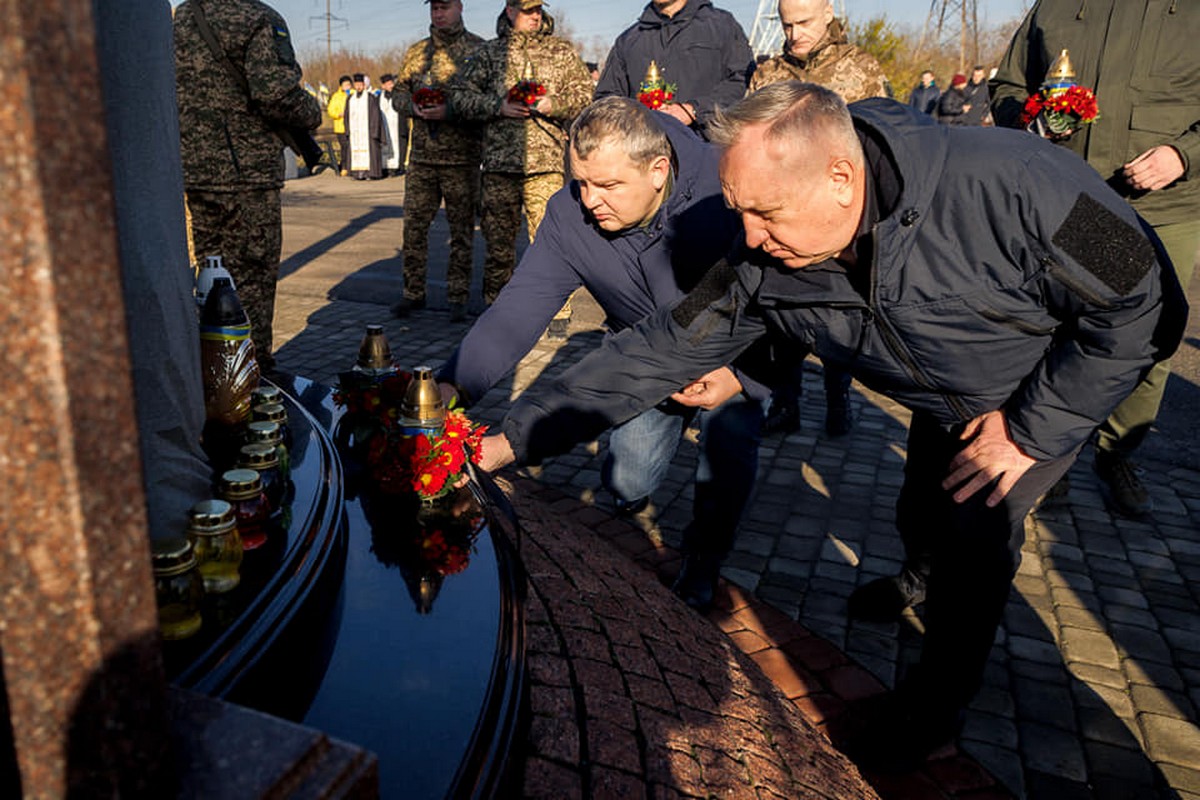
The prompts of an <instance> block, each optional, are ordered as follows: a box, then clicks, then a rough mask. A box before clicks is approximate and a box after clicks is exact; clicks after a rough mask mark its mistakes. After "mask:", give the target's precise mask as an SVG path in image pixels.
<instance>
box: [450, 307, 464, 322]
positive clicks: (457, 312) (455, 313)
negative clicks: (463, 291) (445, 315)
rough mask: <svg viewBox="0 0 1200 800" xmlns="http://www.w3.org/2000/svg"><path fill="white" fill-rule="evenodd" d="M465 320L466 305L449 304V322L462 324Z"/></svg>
mask: <svg viewBox="0 0 1200 800" xmlns="http://www.w3.org/2000/svg"><path fill="white" fill-rule="evenodd" d="M466 318H467V304H466V303H451V304H450V321H451V322H462V321H463V320H464V319H466Z"/></svg>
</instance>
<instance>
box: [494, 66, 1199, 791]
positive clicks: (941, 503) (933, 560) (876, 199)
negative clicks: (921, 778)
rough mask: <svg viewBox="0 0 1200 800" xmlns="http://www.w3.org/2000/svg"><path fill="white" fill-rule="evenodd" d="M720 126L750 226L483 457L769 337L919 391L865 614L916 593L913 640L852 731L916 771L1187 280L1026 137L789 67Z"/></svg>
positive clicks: (1097, 193) (888, 389)
mask: <svg viewBox="0 0 1200 800" xmlns="http://www.w3.org/2000/svg"><path fill="white" fill-rule="evenodd" d="M712 133H713V138H714V141H715V142H716V143H717V144H718V146H720V147H721V148H723V152H722V156H721V162H720V179H721V185H722V187H723V190H724V195H725V201H726V203H727V204H728V205H729V207H730V208H732V209H733V210H734V211H736V212H738V214H740V216H741V218H742V223H743V227H744V229H745V247H744V248H742V249H741V250H740V251H735V252H734V253H732V254H730V255H729V257H728V258H727V259H726V260H725V262H723V263H718V264H717V265H716V266H714V267H713V269H711V270H710V271H709V272H708V274H707V276H706V280H705V281H704V282H702V283H701V285H700V286H698V287H697V288H696V289H695V290H693V291H692V292H691V294H689V295H688V296H687V297H686V298H685V299H684V300H683V301H682V302H680V303H679V304H677V305H676V306H675V307H674V308H671V309H667V310H664V311H662V312H660V313H657V314H655V315H653V316H651V317H647V318H646V319H645V320H643V321H642V322H640V323H639V324H638V325H637V326H635V327H634V328H632V329H630V330H627V331H624V332H622V333H621V334H618V335H616V336H614V337H612V338H611V339H610V340H609V341H608V342H606V343H605V344H604V346H603V347H601V348H600V349H599V350H596V351H593V352H592V353H591V354H590V355H589V356H588V357H586V358H584V359H583V360H582V361H580V362H579V363H578V364H576V365H575V366H574V367H572V368H571V370H569V371H568V372H567V373H566V374H565V375H563V376H562V377H561V378H559V379H558V380H557V381H556V382H555V383H554V385H553V386H552V387H547V390H545V391H542V392H527V393H526V394H525V395H523V396H522V397H521V399H520V400H519V401H518V402H517V403H516V404H515V405H514V406H513V408H512V410H511V411H510V412H509V414H508V416H507V417H506V418H505V420H504V422H503V423H502V425H501V427H500V430H501V431H502V433H501V434H499V435H496V436H491V437H488V438H486V439H485V440H484V443H483V452H482V461H483V466H484V468H485V469H492V468H495V467H497V466H499V465H502V464H504V463H507V462H509V461H511V460H514V459H518V460H522V461H525V462H527V463H532V462H536V461H537V460H538V459H539V458H541V457H543V456H545V455H547V454H549V453H553V452H558V451H561V450H564V449H566V448H568V447H569V446H570V445H571V443H572V442H580V441H589V440H590V439H591V438H593V437H594V436H595V435H596V433H597V432H598V429H600V428H603V427H604V426H605V425H607V424H614V423H619V422H620V421H622V420H623V419H625V418H627V417H628V416H630V415H633V414H637V413H639V411H640V410H641V409H643V408H646V407H649V406H651V405H653V404H654V403H657V402H658V401H659V400H661V399H662V398H663V397H665V396H668V395H672V394H674V395H675V396H679V387H680V386H685V385H687V384H688V383H689V382H690V381H696V380H697V379H698V378H700V377H701V376H703V375H705V373H707V372H708V371H709V370H711V369H713V368H714V367H716V366H718V365H721V364H725V363H728V362H729V360H730V359H731V358H734V357H735V356H736V355H737V354H738V353H740V352H742V351H743V350H744V348H747V347H749V346H750V345H752V344H754V343H755V342H757V341H759V340H760V339H762V338H763V337H766V336H773V337H777V338H776V341H778V342H781V346H787V344H788V343H794V345H795V346H796V347H802V348H806V349H811V350H813V351H814V352H815V353H816V354H817V355H818V356H820V357H821V359H822V360H823V361H824V362H825V363H834V364H838V365H839V366H842V367H844V368H846V369H848V370H849V371H850V372H851V373H852V374H853V375H854V377H855V378H857V379H858V380H859V381H861V382H862V383H863V384H865V385H867V386H868V387H870V388H872V389H875V390H876V391H879V392H881V393H883V394H884V395H886V396H888V397H890V398H892V399H893V400H896V401H897V402H900V403H902V404H903V405H905V406H907V407H908V408H910V409H911V410H912V412H913V417H912V423H911V425H910V427H909V436H908V443H907V463H906V465H905V471H904V484H903V486H902V487H901V490H900V496H899V500H898V503H897V508H896V527H897V529H898V531H899V533H900V537H901V539H902V541H903V543H904V552H905V561H904V565H903V568H902V570H901V571H900V573H899V574H897V575H895V576H892V577H887V578H879V579H877V580H873V581H869V582H866V583H864V584H862V585H861V586H860V587H859V588H858V589H857V590H855V592H854V593H853V594H852V595H851V597H850V607H849V611H850V614H851V615H852V616H854V617H857V618H860V619H869V620H875V621H885V620H886V621H893V622H894V621H895V620H897V619H899V618H900V616H901V614H902V613H903V612H904V611H905V610H906V609H907V608H908V607H910V606H913V605H916V604H918V603H922V602H923V603H924V606H925V613H924V623H925V635H924V640H923V642H922V648H921V658H920V662H919V664H918V665H917V666H916V667H915V668H914V669H913V670H910V671H909V673H908V674H907V675H906V676H905V677H904V679H903V680H902V681H901V683H900V685H899V686H897V688H896V689H895V690H894V691H893V692H891V693H889V694H888V695H886V696H885V697H883V698H882V699H880V700H879V701H878V702H877V703H872V704H871V705H870V706H869V707H868V708H867V709H864V712H865V715H866V717H867V721H868V722H869V723H870V724H868V725H866V726H864V727H863V728H862V729H861V730H859V731H857V732H855V733H853V734H852V736H851V737H850V741H849V744H848V750H849V751H850V752H851V755H852V757H854V758H856V759H857V760H858V761H859V763H860V764H863V765H865V766H868V767H870V768H876V769H878V768H894V769H906V768H912V767H915V766H917V765H918V764H919V763H921V762H922V761H923V760H924V759H925V757H926V756H927V755H928V754H929V753H930V752H932V751H933V750H935V749H937V748H938V747H940V746H942V745H943V744H945V743H947V742H949V741H950V740H952V739H953V738H954V737H955V736H956V735H957V731H958V728H959V726H960V725H961V719H962V716H961V715H962V711H963V709H964V708H965V707H966V705H967V704H968V703H969V702H970V700H971V698H972V697H973V696H974V694H975V693H976V692H977V691H978V689H979V686H980V684H981V682H982V678H983V672H984V667H985V666H986V664H987V660H988V654H989V652H990V651H991V648H992V643H993V641H994V638H995V633H996V629H997V626H998V625H999V623H1000V620H1001V617H1002V615H1003V611H1004V607H1005V603H1006V601H1007V599H1008V594H1009V589H1010V586H1011V583H1012V578H1013V576H1014V575H1015V574H1016V569H1017V566H1018V564H1019V563H1020V556H1021V544H1022V542H1023V540H1024V530H1025V529H1024V520H1025V516H1026V514H1027V513H1028V512H1029V510H1030V509H1031V508H1032V506H1033V504H1034V503H1035V502H1036V500H1037V499H1038V498H1039V497H1040V496H1041V494H1042V493H1044V492H1045V491H1046V490H1047V489H1048V488H1050V487H1051V486H1053V485H1054V483H1055V482H1056V481H1057V480H1058V479H1059V478H1060V477H1061V476H1062V475H1063V474H1065V472H1066V471H1067V469H1068V468H1069V467H1070V466H1071V464H1072V463H1073V462H1074V460H1075V458H1076V456H1077V455H1078V453H1079V450H1080V448H1081V447H1082V446H1083V444H1084V443H1085V442H1086V441H1087V439H1088V437H1089V436H1090V435H1091V434H1092V432H1093V431H1094V430H1095V428H1096V426H1098V425H1099V424H1100V423H1101V422H1102V421H1103V420H1104V419H1105V418H1106V417H1107V416H1108V415H1109V413H1110V412H1111V411H1112V409H1113V408H1114V407H1116V405H1117V404H1118V403H1119V402H1120V401H1121V400H1122V399H1124V397H1125V396H1126V395H1127V394H1128V393H1129V391H1130V390H1131V389H1132V388H1133V387H1134V385H1135V384H1136V383H1137V381H1138V380H1139V378H1140V377H1141V376H1142V375H1143V374H1145V372H1146V370H1147V369H1149V368H1150V366H1151V365H1152V364H1154V363H1155V362H1158V361H1161V360H1163V359H1165V358H1168V357H1170V355H1171V354H1172V352H1173V351H1174V350H1175V348H1176V347H1177V346H1178V344H1179V341H1180V339H1181V338H1182V335H1183V330H1184V326H1185V324H1186V320H1187V304H1186V301H1185V299H1184V295H1183V291H1182V290H1181V289H1180V286H1179V282H1178V281H1177V280H1176V278H1175V273H1174V270H1173V269H1172V267H1171V263H1170V260H1169V259H1168V258H1167V256H1166V254H1165V252H1164V251H1163V250H1162V248H1161V245H1160V243H1159V241H1158V240H1157V238H1156V237H1154V236H1153V234H1152V233H1151V232H1150V229H1149V228H1148V226H1146V225H1145V224H1144V222H1143V221H1142V220H1141V219H1140V218H1139V217H1138V216H1137V214H1136V213H1135V212H1134V211H1133V210H1132V209H1131V208H1130V207H1129V204H1128V203H1126V202H1125V201H1124V200H1123V199H1122V198H1121V197H1120V196H1119V195H1118V194H1117V193H1116V192H1115V191H1113V189H1112V188H1111V187H1109V186H1108V184H1106V183H1105V182H1104V180H1103V179H1102V178H1101V177H1100V175H1098V174H1097V173H1096V172H1095V171H1094V170H1093V169H1092V168H1091V167H1089V166H1088V165H1087V164H1086V163H1084V162H1083V161H1082V160H1081V159H1079V158H1077V157H1075V156H1073V155H1071V154H1068V153H1064V152H1063V151H1062V150H1061V149H1060V148H1058V147H1056V146H1055V145H1053V144H1050V143H1049V142H1046V141H1043V140H1041V139H1037V138H1035V137H1032V136H1029V135H1028V134H1026V133H1022V132H1018V131H1009V130H1003V129H998V128H992V127H986V128H985V127H974V126H969V127H968V126H962V127H949V126H942V125H937V124H935V123H934V122H933V121H932V120H930V119H929V118H928V117H926V116H924V115H922V114H919V113H916V112H915V111H914V110H913V109H911V108H909V107H906V106H904V105H901V104H899V103H896V102H894V101H891V100H886V99H876V98H873V99H869V100H863V101H860V102H858V103H855V104H854V106H853V110H852V111H851V110H848V109H847V107H846V105H845V103H844V102H843V101H842V100H841V98H840V97H838V96H837V94H835V93H834V92H831V91H829V90H828V89H825V88H822V87H820V86H816V85H815V84H804V83H793V82H788V83H778V84H773V85H771V86H767V87H766V88H764V89H762V90H760V91H759V92H757V93H755V94H753V95H751V96H750V97H748V98H746V100H744V101H742V102H741V103H740V104H738V105H737V106H735V107H733V108H732V109H731V110H729V111H728V112H724V113H723V115H722V116H721V117H720V118H718V120H717V122H716V123H715V124H714V125H713V126H712ZM979 153H987V158H986V159H980V158H978V154H979ZM683 395H684V399H685V400H686V395H687V392H686V391H685V392H684V393H683ZM784 446H785V447H786V446H787V445H786V444H785V445H784ZM872 555H877V554H872V553H863V556H864V557H870V556H872Z"/></svg>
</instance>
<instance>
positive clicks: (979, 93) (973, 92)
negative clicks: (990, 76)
mask: <svg viewBox="0 0 1200 800" xmlns="http://www.w3.org/2000/svg"><path fill="white" fill-rule="evenodd" d="M963 102H964V104H965V105H964V106H963V108H964V109H965V110H964V119H963V122H964V123H965V124H967V125H982V124H983V123H984V122H985V121H986V120H987V118H988V114H990V113H991V110H992V98H991V95H990V94H989V93H988V82H987V73H986V72H985V71H984V69H983V67H982V66H980V65H978V64H976V65H975V67H974V68H973V69H972V70H971V80H969V81H967V85H966V86H964V87H963Z"/></svg>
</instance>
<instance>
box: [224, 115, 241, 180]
mask: <svg viewBox="0 0 1200 800" xmlns="http://www.w3.org/2000/svg"><path fill="white" fill-rule="evenodd" d="M221 130H223V131H224V132H225V144H226V146H228V147H229V160H230V161H232V162H233V171H234V173H235V174H236V175H237V176H238V180H239V181H240V180H241V179H242V165H241V164H239V163H238V157H237V151H236V150H234V149H233V137H232V136H230V135H229V126H228V125H226V124H225V123H224V122H222V123H221Z"/></svg>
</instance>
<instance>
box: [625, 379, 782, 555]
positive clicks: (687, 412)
mask: <svg viewBox="0 0 1200 800" xmlns="http://www.w3.org/2000/svg"><path fill="white" fill-rule="evenodd" d="M693 418H694V419H695V420H696V423H697V424H698V426H699V428H700V458H699V460H698V461H697V464H696V490H695V496H694V500H693V502H692V521H691V523H689V525H688V526H687V529H686V530H685V531H684V534H683V550H684V552H690V553H696V554H706V555H714V556H717V557H718V558H723V557H724V556H725V554H726V553H728V552H729V549H730V548H731V547H732V546H733V538H734V534H735V533H736V532H737V525H738V521H739V520H740V519H741V516H742V511H743V510H744V509H745V507H746V501H747V500H748V499H749V498H750V491H751V490H752V489H753V488H754V478H755V475H756V473H757V472H758V444H759V441H760V440H761V438H762V425H763V405H762V403H761V402H759V401H758V400H754V399H752V398H750V397H747V396H746V395H745V394H744V393H743V394H739V395H737V396H735V397H732V398H730V399H729V400H727V401H726V402H725V403H723V404H722V405H721V406H720V407H719V408H716V409H713V410H712V411H699V412H697V411H696V410H695V409H689V408H685V407H684V406H681V405H679V404H677V403H674V402H672V401H669V400H668V401H666V402H664V403H661V404H659V405H658V406H656V407H654V408H651V409H649V410H647V411H644V412H642V413H641V414H639V415H638V416H636V417H634V418H633V419H631V420H629V421H628V422H626V423H624V424H623V425H619V426H617V427H616V428H614V429H613V431H612V435H611V437H610V438H609V442H608V456H607V457H606V458H605V460H604V467H603V472H602V480H603V482H604V486H605V488H606V489H608V491H609V492H611V493H612V494H613V495H614V496H615V497H616V498H617V500H618V501H621V502H624V503H632V502H634V501H636V500H640V499H641V498H643V497H647V496H649V495H650V494H651V493H652V492H653V491H654V490H655V489H656V488H658V485H659V484H660V483H662V480H663V478H664V477H665V476H666V474H667V470H668V469H669V468H670V466H671V461H672V460H673V459H674V458H675V451H676V450H677V449H678V447H679V440H680V438H681V437H682V436H683V431H684V429H685V428H686V427H687V425H688V423H689V422H691V421H692V419H693Z"/></svg>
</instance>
